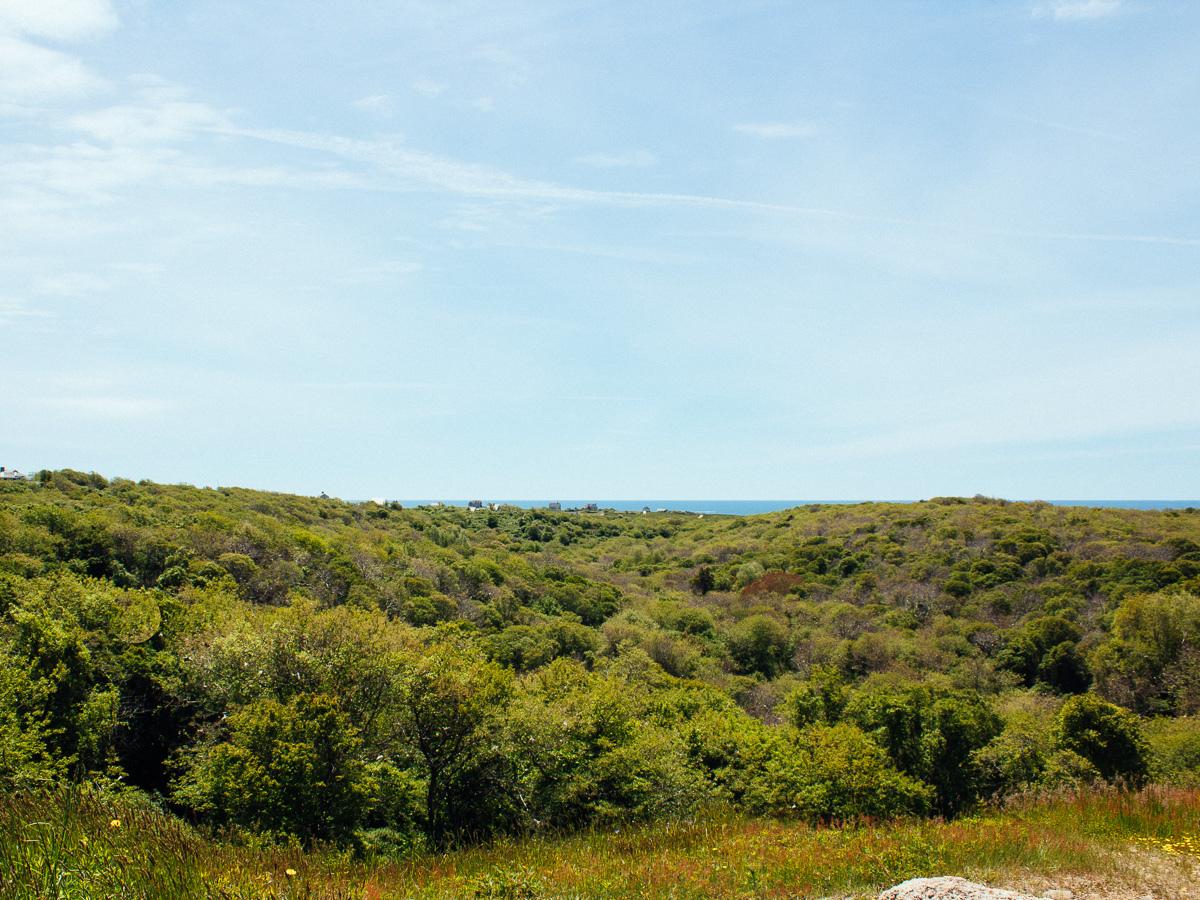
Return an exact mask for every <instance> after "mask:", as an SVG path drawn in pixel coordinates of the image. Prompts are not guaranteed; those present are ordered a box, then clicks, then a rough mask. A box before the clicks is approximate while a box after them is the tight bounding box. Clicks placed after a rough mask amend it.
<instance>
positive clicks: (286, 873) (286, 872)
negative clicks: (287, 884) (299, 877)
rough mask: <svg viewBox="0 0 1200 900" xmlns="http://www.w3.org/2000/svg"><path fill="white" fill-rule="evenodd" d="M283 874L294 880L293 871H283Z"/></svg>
mask: <svg viewBox="0 0 1200 900" xmlns="http://www.w3.org/2000/svg"><path fill="white" fill-rule="evenodd" d="M283 874H284V875H286V876H287V877H288V878H294V877H295V876H296V870H295V869H284V870H283Z"/></svg>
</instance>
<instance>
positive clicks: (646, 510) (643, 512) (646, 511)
mask: <svg viewBox="0 0 1200 900" xmlns="http://www.w3.org/2000/svg"><path fill="white" fill-rule="evenodd" d="M648 512H650V507H648V506H643V507H642V515H643V516H644V515H646V513H648Z"/></svg>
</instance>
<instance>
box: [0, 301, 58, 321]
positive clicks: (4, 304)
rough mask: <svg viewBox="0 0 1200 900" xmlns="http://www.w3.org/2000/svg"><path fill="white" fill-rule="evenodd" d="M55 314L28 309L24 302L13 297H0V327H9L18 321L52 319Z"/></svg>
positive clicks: (42, 310)
mask: <svg viewBox="0 0 1200 900" xmlns="http://www.w3.org/2000/svg"><path fill="white" fill-rule="evenodd" d="M55 316H56V313H53V312H50V311H49V310H44V309H30V308H29V306H28V305H27V304H26V303H25V301H24V300H21V299H19V298H15V297H0V325H10V324H13V322H14V321H16V320H18V319H53V318H54V317H55Z"/></svg>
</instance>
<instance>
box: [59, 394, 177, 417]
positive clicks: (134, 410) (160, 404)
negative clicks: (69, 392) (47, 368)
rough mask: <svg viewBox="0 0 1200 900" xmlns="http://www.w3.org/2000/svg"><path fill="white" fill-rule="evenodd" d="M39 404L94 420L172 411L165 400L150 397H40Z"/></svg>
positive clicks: (154, 414)
mask: <svg viewBox="0 0 1200 900" xmlns="http://www.w3.org/2000/svg"><path fill="white" fill-rule="evenodd" d="M37 403H39V404H41V405H44V406H46V407H50V408H53V409H60V410H63V411H65V412H68V413H70V414H72V415H75V416H85V417H87V418H94V419H145V418H150V417H152V416H157V415H160V414H162V413H164V412H166V411H167V410H168V409H170V406H171V405H170V404H169V403H167V402H166V401H165V400H159V399H155V398H149V397H121V396H107V397H40V398H37Z"/></svg>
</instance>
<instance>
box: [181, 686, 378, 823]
mask: <svg viewBox="0 0 1200 900" xmlns="http://www.w3.org/2000/svg"><path fill="white" fill-rule="evenodd" d="M229 723H230V740H229V742H227V743H222V744H218V745H216V746H214V747H211V748H209V749H208V750H206V751H204V752H202V753H201V754H200V756H199V758H198V759H197V761H196V763H195V765H193V767H192V768H191V769H190V770H189V772H188V773H187V775H186V776H185V778H184V779H183V780H182V782H181V784H180V786H179V788H178V789H177V790H176V792H175V799H176V800H177V801H178V802H180V803H182V804H184V805H186V806H190V807H191V808H193V809H195V810H197V811H198V812H200V813H202V814H204V815H206V816H207V817H209V818H211V819H214V820H216V821H218V822H233V823H235V824H238V825H242V826H253V827H255V828H259V829H263V830H266V831H269V832H274V833H277V834H293V835H297V836H299V837H302V838H306V839H309V840H312V839H317V840H330V841H338V840H346V839H347V838H349V837H350V836H351V834H352V833H353V831H354V829H355V828H356V827H357V826H358V824H359V823H360V822H361V820H362V819H363V816H364V815H365V813H366V811H367V809H368V807H369V804H370V800H371V795H372V793H373V792H374V783H373V781H372V780H371V779H370V778H369V777H368V776H367V771H366V768H365V766H364V764H363V762H362V760H361V759H360V758H359V750H360V748H361V741H360V740H359V738H358V734H357V731H356V729H354V728H353V726H351V725H350V723H349V721H348V720H347V718H346V716H345V715H344V714H343V713H342V712H341V711H340V710H339V709H338V707H337V701H336V700H334V699H333V698H332V697H328V696H325V695H323V694H317V695H311V694H305V695H301V696H299V697H296V698H295V699H293V700H292V701H291V702H290V703H288V704H282V703H279V702H277V701H275V700H259V701H257V702H255V703H252V704H251V705H249V706H247V707H246V708H245V709H243V710H241V711H239V712H237V713H235V714H234V715H232V716H230V719H229Z"/></svg>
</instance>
